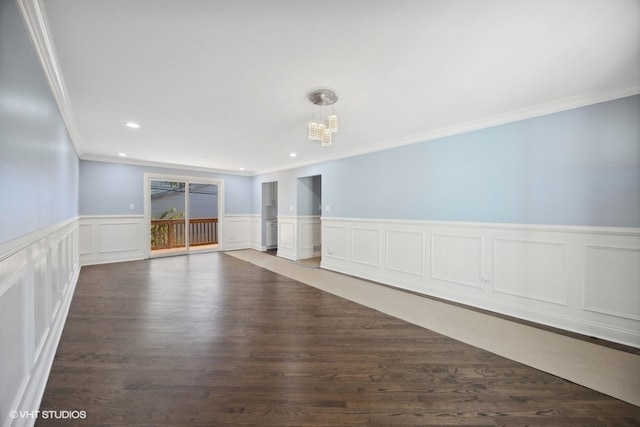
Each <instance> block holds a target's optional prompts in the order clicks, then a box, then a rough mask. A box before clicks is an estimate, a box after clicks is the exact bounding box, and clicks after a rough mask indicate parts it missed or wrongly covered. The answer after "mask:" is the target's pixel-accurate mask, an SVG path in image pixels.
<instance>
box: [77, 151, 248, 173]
mask: <svg viewBox="0 0 640 427" xmlns="http://www.w3.org/2000/svg"><path fill="white" fill-rule="evenodd" d="M80 160H86V161H91V162H102V163H115V164H124V165H133V166H146V167H152V168H162V169H175V170H182V171H190V172H206V173H215V174H223V175H237V176H252V173H251V171H236V170H228V169H216V168H208V167H204V166H190V165H182V164H177V163H162V162H153V161H149V160H139V159H129V158H117V159H116V158H114V157H108V156H95V155H84V156H82V157H80Z"/></svg>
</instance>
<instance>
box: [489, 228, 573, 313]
mask: <svg viewBox="0 0 640 427" xmlns="http://www.w3.org/2000/svg"><path fill="white" fill-rule="evenodd" d="M499 242H510V243H523V244H527V245H540V246H543V245H546V246H555V247H559V248H562V272H561V275H562V277H561V280H560V282H561V283H562V284H563V285H564V286H565V297H564V299H561V300H554V299H551V298H543V297H538V296H535V295H527V294H525V293H521V292H514V291H510V290H507V289H504V288H503V289H500V285H499V283H498V281H497V280H496V271H498V265H497V262H498V260H497V256H496V252H497V250H498V249H497V248H498V245H497V243H499ZM493 274H494V277H493V291H494V292H497V293H502V294H506V295H513V296H517V297H519V298H525V299H528V300H532V301H540V302H545V303H550V304H555V305H560V306H565V307H566V306H568V300H567V298H568V295H567V294H566V289H567V288H568V283H567V243H566V242H554V241H543V240H533V239H531V240H524V239H509V238H504V237H500V238H494V239H493Z"/></svg>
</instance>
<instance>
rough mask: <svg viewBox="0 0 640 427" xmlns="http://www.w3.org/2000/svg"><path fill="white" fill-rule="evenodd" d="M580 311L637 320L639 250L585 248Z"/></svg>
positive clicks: (638, 318) (604, 247) (639, 291)
mask: <svg viewBox="0 0 640 427" xmlns="http://www.w3.org/2000/svg"><path fill="white" fill-rule="evenodd" d="M585 252H586V253H585V258H586V262H585V270H586V271H585V284H584V309H585V310H589V311H593V312H597V313H603V314H607V315H611V316H618V317H623V318H626V319H632V320H637V321H640V249H639V248H628V247H617V246H595V245H586V246H585Z"/></svg>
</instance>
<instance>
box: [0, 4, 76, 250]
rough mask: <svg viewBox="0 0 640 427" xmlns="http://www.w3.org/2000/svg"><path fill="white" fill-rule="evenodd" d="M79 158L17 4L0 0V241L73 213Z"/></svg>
mask: <svg viewBox="0 0 640 427" xmlns="http://www.w3.org/2000/svg"><path fill="white" fill-rule="evenodd" d="M78 162H79V161H78V156H77V154H76V152H75V148H74V147H73V144H72V143H71V140H70V138H69V135H68V133H67V131H66V127H65V124H64V122H63V120H62V117H61V115H60V112H59V110H58V106H57V103H56V101H55V99H54V98H53V95H52V93H51V90H50V88H49V85H48V83H47V80H46V77H45V74H44V71H43V69H42V66H41V65H40V62H39V60H38V57H37V55H36V52H35V48H34V47H33V45H32V44H31V40H30V39H29V36H28V34H27V31H26V29H25V27H24V24H23V21H22V17H21V15H20V13H19V11H18V9H17V6H16V3H15V1H11V0H0V184H1V185H0V187H1V190H0V202H1V204H2V227H0V243H2V242H6V241H9V240H12V239H14V238H16V237H19V236H22V235H25V234H28V233H31V232H34V231H37V230H40V229H43V228H47V227H50V226H53V225H56V224H59V223H61V222H64V221H66V220H68V219H71V218H74V217H76V216H77V215H78V180H79V175H78V174H79V172H78V171H79V168H78Z"/></svg>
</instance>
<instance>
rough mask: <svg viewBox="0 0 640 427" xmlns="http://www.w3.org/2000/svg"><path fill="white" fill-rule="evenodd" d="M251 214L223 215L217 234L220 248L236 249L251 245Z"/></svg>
mask: <svg viewBox="0 0 640 427" xmlns="http://www.w3.org/2000/svg"><path fill="white" fill-rule="evenodd" d="M252 222H253V218H252V215H225V217H224V225H223V227H222V229H221V230H220V231H219V234H218V241H219V242H221V249H224V250H236V249H248V248H250V247H251V240H252V237H251V230H252V229H251V227H252Z"/></svg>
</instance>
